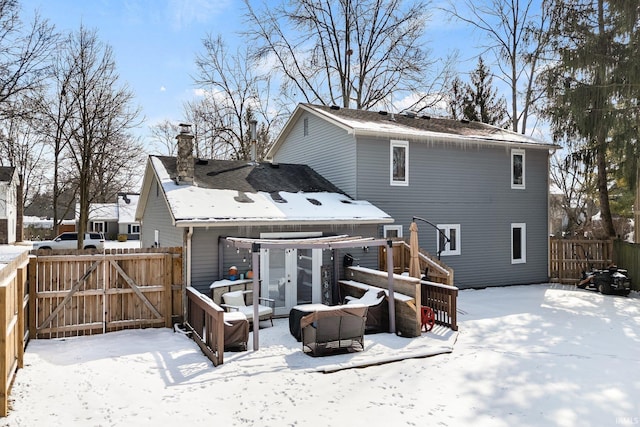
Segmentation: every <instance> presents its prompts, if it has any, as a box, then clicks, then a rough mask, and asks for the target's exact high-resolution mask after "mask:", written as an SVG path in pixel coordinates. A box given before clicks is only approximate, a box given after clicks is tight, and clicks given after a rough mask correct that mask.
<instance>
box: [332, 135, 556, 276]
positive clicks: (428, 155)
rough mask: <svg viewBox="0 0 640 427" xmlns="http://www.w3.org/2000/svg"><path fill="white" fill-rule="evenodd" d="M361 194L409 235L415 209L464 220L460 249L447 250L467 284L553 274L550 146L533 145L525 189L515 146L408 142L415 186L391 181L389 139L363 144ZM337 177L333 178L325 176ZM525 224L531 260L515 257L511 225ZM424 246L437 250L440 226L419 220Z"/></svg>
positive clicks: (441, 220)
mask: <svg viewBox="0 0 640 427" xmlns="http://www.w3.org/2000/svg"><path fill="white" fill-rule="evenodd" d="M358 157H359V162H358V177H357V180H358V193H357V198H358V199H364V200H368V201H369V202H371V203H373V204H375V205H376V206H377V207H379V208H380V209H382V210H383V211H385V212H387V213H388V214H390V215H391V216H392V217H393V218H394V219H395V220H396V224H401V225H402V226H403V234H404V236H409V225H410V223H411V220H412V218H413V217H414V216H418V217H421V218H424V219H426V220H428V221H429V222H431V223H433V224H460V237H461V241H460V249H461V254H460V255H450V256H442V261H443V262H445V263H446V264H447V265H449V266H450V267H452V268H453V269H454V277H455V282H456V285H457V286H459V287H462V288H465V287H476V286H494V285H508V284H527V283H539V282H544V281H546V280H548V268H547V265H548V262H547V261H548V243H547V240H548V214H547V205H548V197H547V195H548V174H547V171H548V167H547V159H548V151H547V150H539V149H537V150H534V149H527V150H526V155H525V185H526V189H524V190H516V189H512V188H511V149H510V148H508V147H496V146H484V147H477V148H462V147H456V146H455V145H450V144H449V145H444V144H441V143H436V142H434V143H424V142H415V141H413V142H410V143H409V185H408V186H391V185H390V183H389V181H390V178H389V168H390V166H389V140H384V139H379V140H374V139H368V140H361V141H359V144H358ZM327 178H328V179H329V180H331V177H327ZM512 223H525V224H526V263H523V264H512V263H511V224H512ZM417 225H418V229H419V239H420V247H422V248H424V249H426V250H427V251H429V252H430V253H432V254H436V252H437V231H436V230H435V229H434V228H433V227H431V226H429V225H428V224H426V223H424V222H421V221H417Z"/></svg>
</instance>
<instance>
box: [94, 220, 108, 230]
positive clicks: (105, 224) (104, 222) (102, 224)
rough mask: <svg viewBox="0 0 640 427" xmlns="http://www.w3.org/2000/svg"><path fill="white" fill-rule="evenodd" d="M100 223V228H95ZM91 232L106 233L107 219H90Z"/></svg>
mask: <svg viewBox="0 0 640 427" xmlns="http://www.w3.org/2000/svg"><path fill="white" fill-rule="evenodd" d="M98 224H100V226H101V228H102V230H96V226H97V225H98ZM90 231H91V232H93V233H106V232H107V221H92V222H91V230H90Z"/></svg>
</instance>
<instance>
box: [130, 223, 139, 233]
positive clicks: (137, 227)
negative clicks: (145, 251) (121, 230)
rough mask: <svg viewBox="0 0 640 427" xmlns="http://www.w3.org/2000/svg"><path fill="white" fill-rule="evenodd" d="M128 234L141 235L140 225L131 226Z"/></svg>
mask: <svg viewBox="0 0 640 427" xmlns="http://www.w3.org/2000/svg"><path fill="white" fill-rule="evenodd" d="M127 232H128V233H129V234H140V224H129V225H128V227H127Z"/></svg>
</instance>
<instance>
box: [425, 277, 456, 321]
mask: <svg viewBox="0 0 640 427" xmlns="http://www.w3.org/2000/svg"><path fill="white" fill-rule="evenodd" d="M420 283H421V287H422V289H421V292H420V295H421V298H422V301H421V303H422V306H426V307H430V308H431V309H432V310H433V312H434V314H435V317H436V324H438V325H443V326H447V327H450V328H451V329H452V330H454V331H457V330H458V316H457V312H458V302H457V301H458V288H456V287H455V286H449V285H443V284H441V283H434V282H427V281H424V280H423V281H421V282H420Z"/></svg>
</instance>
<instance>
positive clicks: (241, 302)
mask: <svg viewBox="0 0 640 427" xmlns="http://www.w3.org/2000/svg"><path fill="white" fill-rule="evenodd" d="M252 294H253V291H252V290H247V291H233V292H227V293H224V294H222V300H223V301H224V304H221V306H222V307H224V308H225V309H227V311H234V310H236V311H239V312H241V313H243V314H244V315H245V316H247V320H248V321H249V322H250V323H253V305H251V302H253V295H252ZM247 302H249V303H250V304H249V305H247V304H246V303H247ZM275 305H276V301H275V300H274V299H271V298H264V297H260V298H259V304H258V321H260V320H269V321H271V326H273V313H274V311H275V308H276V307H275Z"/></svg>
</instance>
